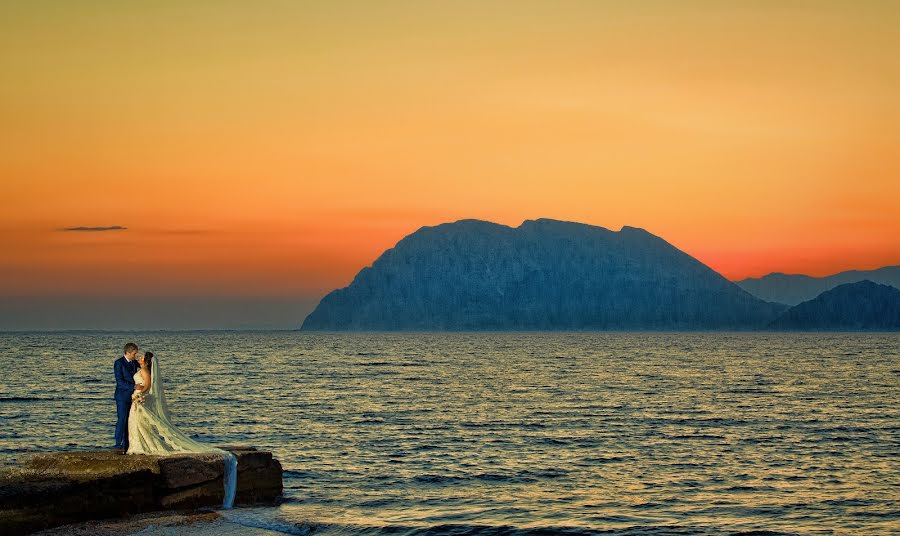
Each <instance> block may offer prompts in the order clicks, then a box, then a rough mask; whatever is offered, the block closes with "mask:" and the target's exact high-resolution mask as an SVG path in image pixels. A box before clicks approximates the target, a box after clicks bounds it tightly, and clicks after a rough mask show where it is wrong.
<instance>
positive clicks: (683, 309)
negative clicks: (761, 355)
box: [301, 218, 787, 330]
mask: <svg viewBox="0 0 900 536" xmlns="http://www.w3.org/2000/svg"><path fill="white" fill-rule="evenodd" d="M785 309H787V307H785V306H783V305H780V304H773V303H767V302H765V301H763V300H760V299H758V298H756V297H754V296H752V295H751V294H749V293H748V292H746V291H744V290H743V289H741V288H740V287H738V286H737V285H736V284H734V283H732V282H731V281H728V280H727V279H725V278H724V277H722V276H721V275H720V274H718V273H717V272H715V271H714V270H712V269H711V268H709V267H708V266H706V265H704V264H703V263H701V262H700V261H698V260H697V259H695V258H693V257H691V256H690V255H688V254H687V253H684V252H683V251H681V250H679V249H677V248H676V247H674V246H672V245H671V244H669V243H668V242H666V241H665V240H663V239H662V238H660V237H658V236H656V235H653V234H651V233H649V232H647V231H645V230H644V229H640V228H637V227H631V226H627V225H626V226H623V227H622V228H621V230H619V231H611V230H609V229H606V228H603V227H598V226H594V225H588V224H584V223H577V222H569V221H561V220H553V219H548V218H539V219H535V220H525V221H524V222H522V224H521V225H519V226H518V227H509V226H506V225H501V224H498V223H493V222H489V221H484V220H477V219H463V220H458V221H455V222H450V223H443V224H439V225H435V226H425V227H422V228H420V229H418V230H417V231H415V232H414V233H412V234H410V235H407V236H406V237H404V238H403V239H401V240H400V241H399V242H397V244H396V245H395V246H394V247H393V248H390V249H388V250H386V251H385V252H384V253H382V255H381V256H379V257H378V259H376V260H375V262H373V263H372V265H371V266H367V267H365V268H363V269H362V270H360V271H359V273H357V275H356V276H355V277H354V279H353V281H352V282H351V283H350V285H349V286H347V287H344V288H341V289H336V290H334V291H332V292H330V293H328V294H327V295H326V296H325V297H323V298H322V300H321V301H320V302H319V304H318V306H317V307H316V308H315V310H313V312H312V313H310V314H309V315H308V316H307V318H306V319H305V320H304V322H303V325H302V327H301V329H302V330H470V329H471V330H519V329H521V330H556V329H576V330H577V329H753V328H757V327H763V326H765V325H767V324H768V323H769V322H770V321H771V319H772V318H774V317H775V316H777V315H778V314H780V313H781V312H783V311H784V310H785Z"/></svg>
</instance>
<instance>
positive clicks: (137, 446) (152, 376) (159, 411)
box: [127, 352, 237, 508]
mask: <svg viewBox="0 0 900 536" xmlns="http://www.w3.org/2000/svg"><path fill="white" fill-rule="evenodd" d="M138 363H139V364H140V366H141V367H140V368H139V369H138V371H137V372H136V373H135V374H134V394H133V395H132V404H131V410H130V411H129V413H128V451H127V453H128V454H155V455H160V456H167V455H172V454H182V453H186V452H199V453H207V452H210V453H217V454H221V455H222V456H223V457H224V458H225V474H224V476H223V478H222V479H223V480H224V482H225V500H224V501H223V504H222V507H223V508H231V506H232V505H233V504H234V493H235V489H236V487H237V486H236V485H237V458H236V457H235V455H234V454H232V453H230V452H228V451H227V450H222V449H219V448H216V447H213V446H210V445H206V444H204V443H200V442H198V441H195V440H193V439H191V438H190V437H188V436H187V435H185V434H184V432H182V431H181V430H179V429H178V428H176V427H175V425H174V424H172V421H171V419H170V417H169V408H168V407H167V406H166V397H165V395H164V394H163V382H162V375H161V374H160V372H159V360H158V359H154V357H153V352H146V353H145V354H144V355H143V356H141V357H139V358H138Z"/></svg>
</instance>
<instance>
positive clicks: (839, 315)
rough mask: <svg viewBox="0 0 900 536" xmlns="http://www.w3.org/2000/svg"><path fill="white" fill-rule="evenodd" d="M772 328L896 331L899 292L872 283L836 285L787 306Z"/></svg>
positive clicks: (899, 317) (899, 316)
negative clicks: (807, 299)
mask: <svg viewBox="0 0 900 536" xmlns="http://www.w3.org/2000/svg"><path fill="white" fill-rule="evenodd" d="M770 327H772V328H774V329H810V330H820V329H821V330H898V329H900V290H897V289H896V288H894V287H892V286H890V285H880V284H878V283H874V282H872V281H868V280H865V281H858V282H856V283H846V284H844V285H838V286H836V287H834V288H833V289H831V290H826V291H825V292H823V293H822V294H820V295H818V296H816V297H815V298H813V299H811V300H809V301H805V302H803V303H801V304H799V305H795V306H794V307H791V308H790V309H788V310H787V311H785V312H784V314H782V315H781V316H780V317H778V318H777V319H775V320H774V321H773V322H772V323H771V325H770Z"/></svg>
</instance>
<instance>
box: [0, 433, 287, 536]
mask: <svg viewBox="0 0 900 536" xmlns="http://www.w3.org/2000/svg"><path fill="white" fill-rule="evenodd" d="M223 448H225V449H227V450H229V451H231V452H233V453H234V454H235V456H237V461H238V477H237V492H236V495H235V501H234V502H235V505H248V504H263V503H272V502H275V501H277V499H278V498H279V497H280V496H281V493H282V480H281V473H282V468H281V464H280V463H279V462H278V460H276V459H275V458H273V457H272V453H270V452H262V451H258V450H256V449H254V448H252V447H240V446H228V447H223ZM223 474H224V463H223V460H222V458H220V457H218V456H216V455H214V454H180V455H175V456H147V455H140V456H123V455H121V454H116V453H114V452H111V451H82V452H55V453H42V454H33V455H31V456H28V457H26V458H24V459H22V460H20V463H19V464H18V465H15V466H11V467H6V468H3V469H0V534H3V535H7V534H27V533H28V532H32V531H35V530H40V529H44V528H49V527H55V526H59V525H63V524H66V523H72V522H76V521H85V520H91V519H102V518H106V517H118V516H124V515H130V514H137V513H142V512H152V511H159V510H185V509H196V508H200V507H217V506H221V504H222V500H223V497H224V492H225V491H224V483H223Z"/></svg>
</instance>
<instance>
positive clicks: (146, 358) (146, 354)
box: [144, 352, 153, 372]
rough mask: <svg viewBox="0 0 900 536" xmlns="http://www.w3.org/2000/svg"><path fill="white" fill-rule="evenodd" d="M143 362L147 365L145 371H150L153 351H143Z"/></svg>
mask: <svg viewBox="0 0 900 536" xmlns="http://www.w3.org/2000/svg"><path fill="white" fill-rule="evenodd" d="M144 363H145V364H146V365H147V372H150V370H152V369H151V367H150V365H152V364H153V352H144Z"/></svg>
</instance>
